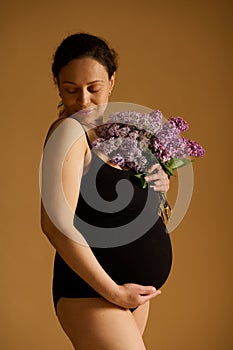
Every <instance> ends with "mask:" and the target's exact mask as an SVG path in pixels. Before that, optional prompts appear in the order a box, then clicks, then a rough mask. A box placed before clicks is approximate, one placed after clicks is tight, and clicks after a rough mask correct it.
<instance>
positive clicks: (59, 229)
mask: <svg viewBox="0 0 233 350" xmlns="http://www.w3.org/2000/svg"><path fill="white" fill-rule="evenodd" d="M116 70H117V55H116V52H115V51H114V50H113V49H111V48H110V47H109V46H108V45H107V43H106V42H105V41H104V40H102V39H100V38H98V37H96V36H93V35H90V34H86V33H78V34H73V35H70V36H69V37H67V38H66V39H65V40H64V41H63V42H62V43H61V44H60V46H59V47H58V48H57V50H56V52H55V55H54V60H53V65H52V72H53V75H54V79H55V83H56V84H57V87H58V90H59V94H60V97H61V99H62V102H61V104H60V115H59V118H58V119H57V120H55V122H54V123H53V124H52V125H51V127H50V129H49V131H48V134H47V137H46V140H45V145H44V153H43V162H42V206H41V226H42V230H43V232H44V233H45V234H46V236H47V237H48V239H49V241H50V242H51V244H52V245H53V246H54V248H55V249H56V255H55V261H54V276H53V300H54V307H55V310H56V314H57V317H58V319H59V322H60V324H61V326H62V328H63V329H64V331H65V333H66V334H67V336H68V337H69V339H70V340H71V342H72V344H73V346H74V348H75V349H77V350H87V349H88V350H131V349H132V350H143V349H145V345H144V342H143V339H142V335H143V331H144V329H145V326H146V322H147V318H148V311H149V301H150V299H152V298H154V297H156V296H158V295H159V294H160V293H161V291H160V290H159V288H160V287H161V286H162V285H163V284H164V282H165V281H166V279H167V277H168V275H169V272H170V268H171V260H172V253H171V243H170V238H169V234H168V233H167V231H166V227H165V225H164V223H163V221H162V219H161V218H160V217H159V216H158V214H157V212H158V211H157V208H158V206H159V196H158V193H159V192H160V191H163V192H166V191H167V190H168V188H169V180H168V177H167V175H166V174H165V173H164V171H163V170H162V168H161V167H160V165H158V164H155V165H153V166H152V167H151V168H150V169H149V171H148V174H147V177H146V181H147V182H148V183H149V184H150V186H148V187H147V188H146V189H143V188H142V187H140V186H139V185H138V183H137V182H135V177H134V173H133V171H132V170H126V169H122V168H120V167H119V166H114V165H113V164H112V163H111V162H110V161H109V160H108V159H105V157H104V156H103V155H101V154H98V153H96V152H94V150H93V147H92V144H93V141H94V140H95V139H96V138H97V134H96V128H97V127H98V125H100V124H101V123H102V122H103V120H102V119H101V118H102V115H103V111H104V110H105V108H106V106H107V104H108V100H109V96H110V95H111V91H112V89H113V87H114V83H115V75H116ZM155 170H156V172H155ZM122 180H123V181H122ZM122 183H124V186H125V187H124V188H123V189H122V187H119V188H120V190H119V191H118V190H117V189H118V187H117V186H118V185H119V184H122ZM93 188H94V189H95V191H93ZM129 195H130V199H129V198H128V197H129ZM93 196H94V204H95V205H93V201H92V203H90V202H89V200H88V198H93ZM95 196H96V199H95ZM122 196H123V197H124V196H125V197H126V199H127V200H126V202H125V204H124V206H123V207H121V208H120V209H119V210H115V211H114V210H109V208H110V207H111V204H112V203H114V201H116V200H117V199H118V197H119V198H121V197H122ZM98 197H99V198H100V199H101V201H100V202H98V201H99V199H98ZM64 198H65V200H64ZM128 199H129V200H128ZM102 202H103V203H105V205H106V203H107V204H108V203H109V206H108V205H106V210H105V209H103V208H102V207H101V203H102ZM123 202H124V198H123ZM67 208H69V209H67ZM135 223H136V224H135ZM138 232H139V233H138ZM120 237H121V238H120ZM122 237H123V240H122ZM118 238H119V240H118Z"/></svg>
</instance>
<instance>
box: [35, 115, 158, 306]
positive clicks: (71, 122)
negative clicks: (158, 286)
mask: <svg viewBox="0 0 233 350" xmlns="http://www.w3.org/2000/svg"><path fill="white" fill-rule="evenodd" d="M88 151H89V148H88V145H87V141H86V137H85V134H84V132H83V129H82V127H81V125H80V124H79V123H78V122H77V121H76V120H75V119H73V118H67V119H66V120H64V121H62V123H61V124H60V125H59V126H58V127H57V128H56V129H55V130H54V131H53V133H52V134H51V136H50V137H49V139H48V142H47V144H46V146H45V149H44V153H43V160H42V172H41V175H42V176H41V180H42V181H41V194H42V206H41V226H42V230H43V232H44V233H45V234H46V236H47V237H48V239H49V241H50V242H51V243H52V245H53V246H54V247H55V249H56V250H57V251H58V252H59V254H60V255H61V256H62V258H63V259H64V260H65V261H66V263H67V264H68V265H69V266H70V267H71V268H72V269H73V270H74V271H75V272H76V273H77V274H78V275H79V276H80V277H81V278H83V279H84V280H85V281H86V282H87V283H88V284H89V285H90V286H91V287H92V288H94V289H95V290H96V291H97V292H98V293H99V294H100V295H102V296H103V297H104V298H105V299H107V300H108V301H110V302H112V303H115V304H117V305H119V306H122V307H126V308H128V307H135V306H138V305H140V304H143V303H144V302H146V301H147V300H149V299H151V298H152V297H154V296H156V295H157V294H160V291H156V290H155V288H154V287H150V286H140V285H136V284H126V285H123V286H118V285H117V284H116V283H115V282H114V281H113V280H112V279H111V278H110V276H109V275H108V274H107V273H106V272H105V271H104V269H103V268H102V267H101V265H100V264H99V262H98V261H97V259H96V258H95V256H94V254H93V252H92V250H91V249H90V248H89V247H88V245H87V243H86V241H85V239H84V237H83V236H82V234H81V233H80V232H79V231H78V230H77V229H76V228H75V227H74V225H73V217H74V213H75V209H76V205H77V200H78V196H79V189H80V182H81V177H82V174H83V170H84V169H85V167H86V166H88V164H85V162H87V163H88V161H90V159H89V157H88Z"/></svg>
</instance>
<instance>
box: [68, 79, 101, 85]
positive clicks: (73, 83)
mask: <svg viewBox="0 0 233 350" xmlns="http://www.w3.org/2000/svg"><path fill="white" fill-rule="evenodd" d="M66 83H68V84H72V85H78V84H76V83H75V82H73V81H69V80H64V81H63V82H62V84H66ZM95 83H104V81H103V80H101V79H98V80H93V81H90V82H89V83H87V85H91V84H95Z"/></svg>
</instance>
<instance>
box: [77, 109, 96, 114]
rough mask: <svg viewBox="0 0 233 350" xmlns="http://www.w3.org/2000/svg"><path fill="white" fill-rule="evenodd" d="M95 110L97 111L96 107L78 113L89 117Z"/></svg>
mask: <svg viewBox="0 0 233 350" xmlns="http://www.w3.org/2000/svg"><path fill="white" fill-rule="evenodd" d="M94 110H95V107H91V108H84V109H80V110H79V111H77V113H78V114H80V115H89V114H91V113H92V112H94Z"/></svg>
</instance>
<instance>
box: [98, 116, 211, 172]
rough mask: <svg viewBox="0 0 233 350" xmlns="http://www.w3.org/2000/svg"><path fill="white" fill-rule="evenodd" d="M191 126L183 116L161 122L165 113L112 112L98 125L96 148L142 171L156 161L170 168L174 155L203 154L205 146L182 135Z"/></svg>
mask: <svg viewBox="0 0 233 350" xmlns="http://www.w3.org/2000/svg"><path fill="white" fill-rule="evenodd" d="M187 129H188V123H187V122H186V121H185V120H184V119H183V118H180V117H178V118H174V117H171V118H170V119H169V120H168V121H167V122H166V123H164V124H163V125H162V113H161V112H160V111H158V110H157V111H153V112H151V113H150V114H145V113H139V112H119V113H113V114H112V115H111V116H110V118H109V120H108V122H107V123H106V124H104V125H100V126H99V127H98V128H97V136H98V138H97V139H96V140H95V141H94V142H93V147H94V149H96V150H98V151H100V152H102V153H104V154H105V155H107V156H108V157H109V159H110V160H111V162H112V163H113V164H115V165H119V166H121V167H128V168H131V169H133V170H135V171H136V172H137V173H138V172H143V171H145V170H146V169H148V168H149V166H150V165H151V164H152V163H153V162H155V161H157V162H160V163H161V164H162V165H164V166H165V170H166V167H167V168H168V167H169V165H168V164H170V163H168V162H169V161H172V160H173V159H184V158H189V157H202V156H203V155H204V153H205V152H204V149H203V148H202V146H201V145H200V144H199V143H198V142H196V141H193V140H189V139H186V138H184V137H181V136H180V133H181V132H184V131H186V130H187Z"/></svg>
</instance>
